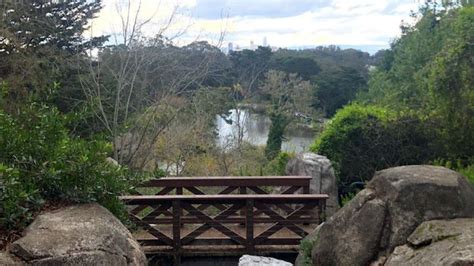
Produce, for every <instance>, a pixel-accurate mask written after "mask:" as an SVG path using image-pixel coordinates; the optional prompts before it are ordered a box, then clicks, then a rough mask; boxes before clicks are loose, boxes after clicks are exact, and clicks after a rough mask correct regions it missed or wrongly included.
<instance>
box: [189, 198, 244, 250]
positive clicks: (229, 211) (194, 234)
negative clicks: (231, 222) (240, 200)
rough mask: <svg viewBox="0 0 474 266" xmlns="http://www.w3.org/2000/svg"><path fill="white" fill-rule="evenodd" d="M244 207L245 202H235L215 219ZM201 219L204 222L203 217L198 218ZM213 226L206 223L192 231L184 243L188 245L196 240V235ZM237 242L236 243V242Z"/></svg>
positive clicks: (224, 216)
mask: <svg viewBox="0 0 474 266" xmlns="http://www.w3.org/2000/svg"><path fill="white" fill-rule="evenodd" d="M242 207H243V204H234V205H232V206H231V207H229V208H228V209H226V210H224V211H223V212H221V213H219V214H218V215H217V216H216V217H214V220H220V219H226V218H227V217H228V216H230V215H232V214H234V213H236V212H237V211H238V210H240V209H241V208H242ZM196 219H198V220H200V223H203V220H202V219H201V218H196ZM211 227H212V226H211V225H210V224H209V223H205V222H204V224H203V225H201V226H199V227H198V228H196V229H195V230H193V231H192V232H190V233H189V234H188V235H187V236H185V237H184V238H183V240H182V244H183V245H187V244H189V243H190V242H192V240H194V239H195V238H196V237H198V236H199V235H201V234H203V233H204V232H205V231H207V230H209V229H210V228H211ZM234 244H235V243H234Z"/></svg>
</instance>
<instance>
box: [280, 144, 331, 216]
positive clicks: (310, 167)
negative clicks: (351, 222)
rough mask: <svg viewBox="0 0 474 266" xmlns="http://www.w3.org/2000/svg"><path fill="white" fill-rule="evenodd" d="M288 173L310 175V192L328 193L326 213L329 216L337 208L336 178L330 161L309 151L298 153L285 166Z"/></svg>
mask: <svg viewBox="0 0 474 266" xmlns="http://www.w3.org/2000/svg"><path fill="white" fill-rule="evenodd" d="M286 173H287V174H288V175H299V176H311V183H310V193H313V194H328V196H329V198H328V200H327V202H326V215H327V216H328V217H329V216H331V215H333V214H334V213H335V212H336V211H337V210H338V209H339V201H338V193H337V180H336V175H335V174H334V168H333V167H332V163H331V161H330V160H329V159H328V158H327V157H325V156H322V155H318V154H315V153H311V152H306V153H300V154H298V155H297V156H296V157H295V158H293V159H292V160H290V161H289V162H288V164H287V166H286Z"/></svg>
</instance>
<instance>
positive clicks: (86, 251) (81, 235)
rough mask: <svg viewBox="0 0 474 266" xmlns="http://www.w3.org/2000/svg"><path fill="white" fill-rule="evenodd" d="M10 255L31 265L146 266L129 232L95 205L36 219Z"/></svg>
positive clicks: (78, 207) (64, 210)
mask: <svg viewBox="0 0 474 266" xmlns="http://www.w3.org/2000/svg"><path fill="white" fill-rule="evenodd" d="M10 251H11V253H13V254H14V255H16V256H17V257H19V258H20V259H22V260H23V261H25V262H27V263H28V264H32V265H146V263H147V261H146V257H145V254H144V253H143V252H142V251H141V249H140V246H139V245H138V243H137V242H136V241H135V240H134V239H133V238H132V235H131V234H130V232H129V231H128V230H127V229H126V228H125V226H123V225H122V224H121V223H120V221H119V220H118V219H117V218H115V217H114V216H113V215H112V214H111V213H110V212H109V211H108V210H106V209H105V208H103V207H102V206H100V205H98V204H82V205H75V206H71V207H67V208H63V209H59V210H57V211H51V212H47V213H44V214H42V215H40V216H38V217H37V218H36V219H35V221H34V222H33V223H32V224H31V225H30V226H28V228H27V229H26V230H25V232H24V236H23V237H22V238H20V239H19V240H17V241H15V242H14V243H13V244H12V246H11V250H10Z"/></svg>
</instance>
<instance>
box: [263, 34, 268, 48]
mask: <svg viewBox="0 0 474 266" xmlns="http://www.w3.org/2000/svg"><path fill="white" fill-rule="evenodd" d="M262 46H263V47H267V46H268V43H267V37H266V36H265V37H263V42H262Z"/></svg>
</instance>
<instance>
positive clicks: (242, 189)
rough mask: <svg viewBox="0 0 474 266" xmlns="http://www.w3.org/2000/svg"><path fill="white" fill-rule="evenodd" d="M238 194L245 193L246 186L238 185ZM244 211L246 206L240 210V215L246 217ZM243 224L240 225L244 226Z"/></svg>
mask: <svg viewBox="0 0 474 266" xmlns="http://www.w3.org/2000/svg"><path fill="white" fill-rule="evenodd" d="M239 194H241V195H245V194H247V187H245V186H241V187H239ZM245 211H246V208H243V209H242V210H241V211H240V216H242V217H246V216H245ZM244 225H245V224H240V226H244Z"/></svg>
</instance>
